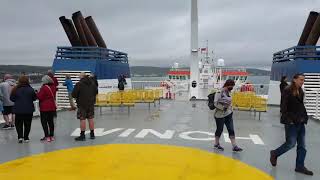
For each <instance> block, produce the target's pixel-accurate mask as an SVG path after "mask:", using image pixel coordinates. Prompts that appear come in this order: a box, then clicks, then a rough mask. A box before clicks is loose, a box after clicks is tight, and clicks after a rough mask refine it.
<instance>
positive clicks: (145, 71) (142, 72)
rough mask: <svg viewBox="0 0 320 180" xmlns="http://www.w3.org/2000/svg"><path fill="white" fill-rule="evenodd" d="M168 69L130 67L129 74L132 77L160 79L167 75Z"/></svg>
mask: <svg viewBox="0 0 320 180" xmlns="http://www.w3.org/2000/svg"><path fill="white" fill-rule="evenodd" d="M169 69H170V68H164V67H150V66H132V67H130V73H131V75H132V76H153V77H162V76H166V75H167V72H168V71H169Z"/></svg>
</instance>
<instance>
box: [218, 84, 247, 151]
mask: <svg viewBox="0 0 320 180" xmlns="http://www.w3.org/2000/svg"><path fill="white" fill-rule="evenodd" d="M234 85H235V83H234V81H233V80H231V79H228V80H227V81H226V82H225V84H224V85H223V88H222V89H221V92H220V93H216V94H215V98H214V105H215V107H216V110H215V113H214V118H215V120H216V126H217V129H216V132H215V144H214V148H215V149H218V150H220V151H223V150H224V148H223V147H222V146H220V143H219V139H220V136H221V134H222V131H223V126H224V125H226V127H227V130H228V133H229V138H230V140H231V143H232V147H233V148H232V150H233V151H234V152H240V151H242V149H241V148H240V147H238V146H237V144H236V137H235V133H234V127H233V118H232V115H233V111H232V105H231V103H232V97H231V95H230V94H231V91H232V89H233V87H234Z"/></svg>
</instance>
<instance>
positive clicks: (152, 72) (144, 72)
mask: <svg viewBox="0 0 320 180" xmlns="http://www.w3.org/2000/svg"><path fill="white" fill-rule="evenodd" d="M169 69H170V68H166V67H150V66H132V67H130V71H131V75H132V76H153V77H161V76H166V75H167V72H168V71H169ZM247 72H249V74H250V75H251V76H270V71H265V70H260V69H253V68H249V69H247Z"/></svg>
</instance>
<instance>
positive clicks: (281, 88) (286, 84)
mask: <svg viewBox="0 0 320 180" xmlns="http://www.w3.org/2000/svg"><path fill="white" fill-rule="evenodd" d="M287 86H288V83H287V76H282V78H281V83H280V93H281V96H282V93H283V91H284V89H285V88H286V87H287ZM281 104H282V98H280V105H281ZM280 113H281V108H280Z"/></svg>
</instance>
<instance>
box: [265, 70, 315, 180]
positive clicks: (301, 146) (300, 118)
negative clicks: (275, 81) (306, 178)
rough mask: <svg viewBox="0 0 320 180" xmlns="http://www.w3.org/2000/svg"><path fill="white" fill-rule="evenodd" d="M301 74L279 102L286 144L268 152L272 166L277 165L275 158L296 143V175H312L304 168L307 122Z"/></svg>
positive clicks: (295, 78)
mask: <svg viewBox="0 0 320 180" xmlns="http://www.w3.org/2000/svg"><path fill="white" fill-rule="evenodd" d="M303 83H304V76H303V74H296V75H294V77H293V80H292V82H291V85H290V86H287V87H286V88H285V89H284V91H283V93H282V102H281V107H280V108H281V121H280V122H281V123H282V124H284V127H285V135H286V142H285V143H284V144H282V145H281V146H280V147H278V148H277V149H275V150H272V151H271V152H270V162H271V164H272V166H276V165H277V158H278V157H279V156H281V155H282V154H284V153H286V152H287V151H289V150H290V149H292V148H293V147H294V146H295V144H296V143H297V144H298V145H297V158H296V168H295V171H296V172H298V173H302V174H306V175H313V172H312V171H310V170H308V169H307V168H306V167H305V166H304V160H305V157H306V154H307V150H306V144H305V133H306V130H305V124H307V122H308V115H307V111H306V108H305V106H304V104H303V98H304V92H303V90H302V88H301V87H302V85H303Z"/></svg>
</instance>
